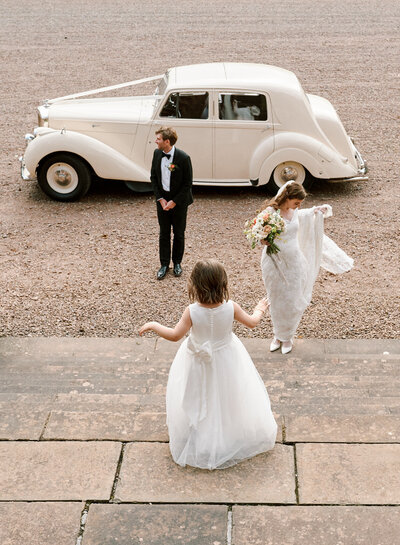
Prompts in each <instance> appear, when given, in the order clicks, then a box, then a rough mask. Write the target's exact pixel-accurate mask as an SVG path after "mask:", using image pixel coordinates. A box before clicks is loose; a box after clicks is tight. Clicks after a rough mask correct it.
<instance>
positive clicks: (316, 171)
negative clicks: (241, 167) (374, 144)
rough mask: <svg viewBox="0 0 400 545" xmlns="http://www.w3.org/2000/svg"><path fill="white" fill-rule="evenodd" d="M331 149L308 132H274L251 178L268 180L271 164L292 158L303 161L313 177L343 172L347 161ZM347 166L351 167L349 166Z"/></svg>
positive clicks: (272, 167)
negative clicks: (272, 147) (268, 152)
mask: <svg viewBox="0 0 400 545" xmlns="http://www.w3.org/2000/svg"><path fill="white" fill-rule="evenodd" d="M345 160H346V159H345V158H342V157H341V156H340V155H339V154H338V153H337V152H336V151H335V150H333V149H332V148H330V147H329V146H327V145H326V144H325V143H321V141H320V140H318V139H316V138H313V137H312V136H308V135H304V134H300V133H292V132H284V133H278V134H276V135H275V150H274V152H273V153H272V154H271V155H269V156H268V157H266V158H265V160H264V162H263V163H262V165H261V167H260V169H259V171H258V173H256V172H252V178H251V179H257V178H258V179H259V183H260V185H263V184H266V183H268V181H269V179H270V177H271V175H272V173H273V171H274V169H275V167H277V166H278V165H279V164H280V163H284V162H287V161H292V162H296V163H300V164H301V165H303V166H304V167H305V168H306V169H307V170H308V171H309V172H310V174H312V176H314V177H316V178H331V177H335V176H346V175H348V174H347V173H348V172H349V167H350V165H348V164H346V163H345ZM350 169H351V167H350Z"/></svg>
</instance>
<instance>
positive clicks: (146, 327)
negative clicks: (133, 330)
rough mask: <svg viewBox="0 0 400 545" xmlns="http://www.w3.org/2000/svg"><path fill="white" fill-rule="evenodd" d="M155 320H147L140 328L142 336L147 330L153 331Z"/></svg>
mask: <svg viewBox="0 0 400 545" xmlns="http://www.w3.org/2000/svg"><path fill="white" fill-rule="evenodd" d="M153 325H154V322H146V323H145V324H144V325H142V327H141V328H140V329H139V335H140V336H142V335H143V333H146V331H151V330H152V329H153Z"/></svg>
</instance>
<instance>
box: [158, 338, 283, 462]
mask: <svg viewBox="0 0 400 545" xmlns="http://www.w3.org/2000/svg"><path fill="white" fill-rule="evenodd" d="M187 343H188V339H186V340H185V341H184V342H183V343H182V345H181V346H180V348H179V350H178V352H177V354H176V356H175V359H174V361H173V363H172V366H171V369H170V373H169V377H168V385H167V425H168V431H169V437H170V443H169V444H170V450H171V454H172V457H173V459H174V461H175V462H176V463H177V464H179V465H181V466H185V465H190V466H193V467H199V468H203V469H217V468H219V469H222V468H226V467H229V466H232V465H235V464H236V463H238V462H240V461H242V460H244V459H246V458H250V457H252V456H255V455H257V454H260V453H261V452H266V451H268V450H271V449H272V448H273V446H274V444H275V439H276V432H277V425H276V422H275V419H274V417H273V414H272V412H271V405H270V401H269V397H268V393H267V390H266V388H265V386H264V383H263V381H262V379H261V377H260V375H259V374H258V372H257V369H256V368H255V366H254V364H253V362H252V360H251V358H250V356H249V354H248V352H247V350H246V349H245V347H244V346H243V344H242V343H241V341H240V340H239V339H238V338H237V337H236V335H234V334H232V335H231V337H230V340H229V342H228V343H225V344H224V345H223V346H220V347H218V348H217V349H214V350H212V357H211V359H210V360H209V361H199V359H198V358H196V357H194V356H193V353H192V351H191V350H189V349H188V346H187Z"/></svg>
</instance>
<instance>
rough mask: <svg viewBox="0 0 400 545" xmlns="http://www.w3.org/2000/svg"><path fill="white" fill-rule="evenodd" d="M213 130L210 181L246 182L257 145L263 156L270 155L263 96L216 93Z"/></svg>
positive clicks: (267, 109)
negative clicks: (212, 169)
mask: <svg viewBox="0 0 400 545" xmlns="http://www.w3.org/2000/svg"><path fill="white" fill-rule="evenodd" d="M215 94H216V96H215V99H216V101H217V112H216V119H215V128H214V178H215V181H216V182H226V183H227V184H229V183H232V182H233V183H235V182H236V183H240V182H246V181H247V182H248V181H249V179H250V162H251V159H252V156H253V154H254V152H255V150H256V148H257V147H258V146H259V144H260V143H261V142H263V141H264V142H266V143H267V144H266V150H265V153H266V155H269V154H270V153H272V152H273V146H274V144H273V138H268V136H272V131H273V129H272V123H271V121H270V119H271V113H270V110H271V109H270V107H269V97H268V95H266V94H265V93H258V92H249V91H238V90H226V91H225V90H224V91H216V93H215Z"/></svg>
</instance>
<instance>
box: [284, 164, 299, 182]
mask: <svg viewBox="0 0 400 545" xmlns="http://www.w3.org/2000/svg"><path fill="white" fill-rule="evenodd" d="M297 176H298V173H297V170H296V169H295V168H294V167H293V166H290V167H285V168H284V169H283V170H282V171H281V178H282V181H283V182H285V183H286V182H289V181H290V180H296V179H297Z"/></svg>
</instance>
